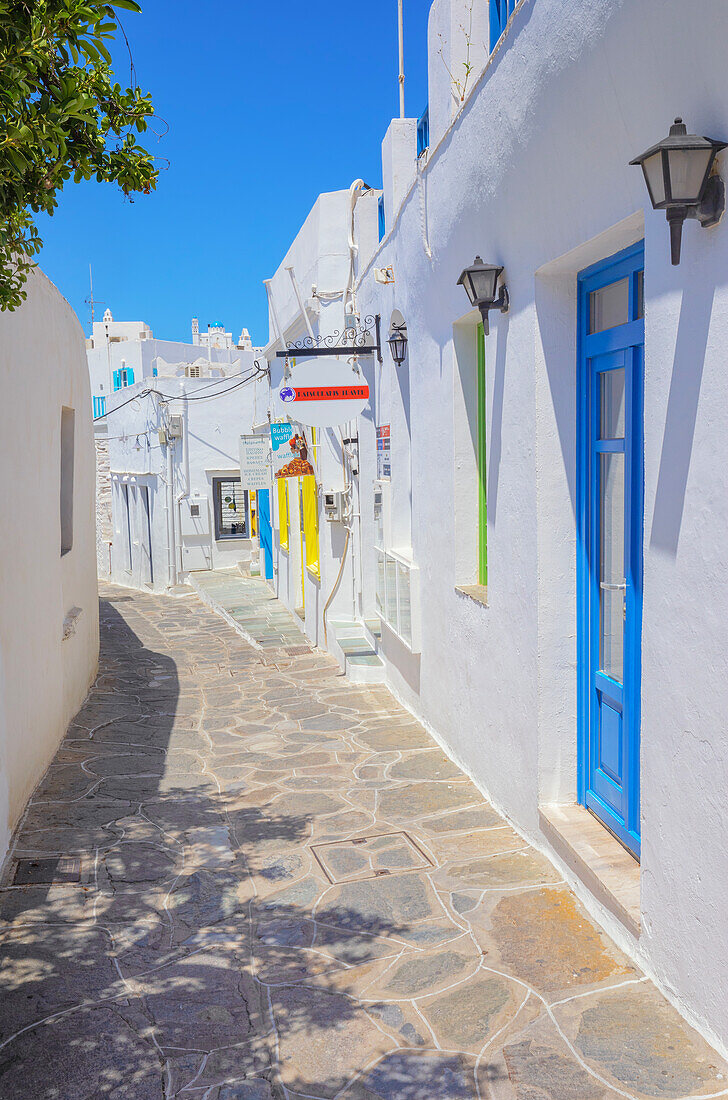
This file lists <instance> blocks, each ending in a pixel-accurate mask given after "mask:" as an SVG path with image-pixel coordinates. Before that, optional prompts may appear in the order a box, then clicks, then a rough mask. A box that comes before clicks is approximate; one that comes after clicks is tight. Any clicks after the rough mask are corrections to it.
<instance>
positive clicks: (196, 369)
mask: <svg viewBox="0 0 728 1100" xmlns="http://www.w3.org/2000/svg"><path fill="white" fill-rule="evenodd" d="M185 374H186V376H187V377H188V378H202V367H200V366H199V364H197V363H192V364H191V365H190V366H188V367H185Z"/></svg>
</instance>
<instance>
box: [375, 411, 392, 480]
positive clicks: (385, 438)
mask: <svg viewBox="0 0 728 1100" xmlns="http://www.w3.org/2000/svg"><path fill="white" fill-rule="evenodd" d="M390 438H391V436H390V426H389V424H382V425H381V427H379V428H377V481H381V480H382V479H383V478H387V477H391V476H392V461H391V451H390V448H389V444H390Z"/></svg>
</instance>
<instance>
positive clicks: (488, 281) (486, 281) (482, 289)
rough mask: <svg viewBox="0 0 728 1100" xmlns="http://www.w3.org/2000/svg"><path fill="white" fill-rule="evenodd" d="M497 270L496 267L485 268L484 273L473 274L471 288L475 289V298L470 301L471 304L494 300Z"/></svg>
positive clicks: (476, 272)
mask: <svg viewBox="0 0 728 1100" xmlns="http://www.w3.org/2000/svg"><path fill="white" fill-rule="evenodd" d="M498 270H499V269H498V268H497V267H495V268H486V270H485V271H475V272H474V273H473V286H474V289H475V298H474V299H471V301H472V302H473V304H475V303H476V302H492V301H493V300H494V298H495V285H496V282H497V280H498Z"/></svg>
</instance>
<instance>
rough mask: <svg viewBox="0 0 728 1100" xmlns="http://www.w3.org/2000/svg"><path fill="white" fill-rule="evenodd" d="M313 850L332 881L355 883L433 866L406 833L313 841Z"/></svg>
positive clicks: (322, 868)
mask: <svg viewBox="0 0 728 1100" xmlns="http://www.w3.org/2000/svg"><path fill="white" fill-rule="evenodd" d="M311 850H312V851H313V854H314V856H315V857H316V859H317V861H318V863H319V865H320V867H321V870H322V871H323V872H324V874H325V875H326V877H327V879H328V880H329V882H354V881H355V880H357V879H368V878H380V877H382V876H384V875H391V874H393V873H395V872H397V871H416V870H421V869H422V868H424V867H428V868H429V867H432V866H434V865H433V863H432V860H431V859H429V858H428V857H427V856H426V855H425V853H424V852H423V851H422V849H421V848H420V847H418V845H417V844H416V843H415V841H414V840H413V839H412V837H411V836H409V835H408V834H407V833H405V832H401V833H378V834H376V835H374V836H363V837H357V838H355V839H354V840H333V841H330V842H328V843H326V844H312V845H311Z"/></svg>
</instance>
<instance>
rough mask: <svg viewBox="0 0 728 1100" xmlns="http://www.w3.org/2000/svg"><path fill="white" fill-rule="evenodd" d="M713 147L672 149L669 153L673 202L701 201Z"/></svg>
mask: <svg viewBox="0 0 728 1100" xmlns="http://www.w3.org/2000/svg"><path fill="white" fill-rule="evenodd" d="M712 157H713V150H712V149H671V150H670V151H669V153H668V154H667V159H668V162H669V165H670V190H671V191H672V195H671V196H670V197H671V199H672V201H673V202H684V203H696V202H699V201H700V193H701V191H702V189H703V180H704V179H705V177H706V175H707V172H708V168H709V167H710V162H711V160H712Z"/></svg>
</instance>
